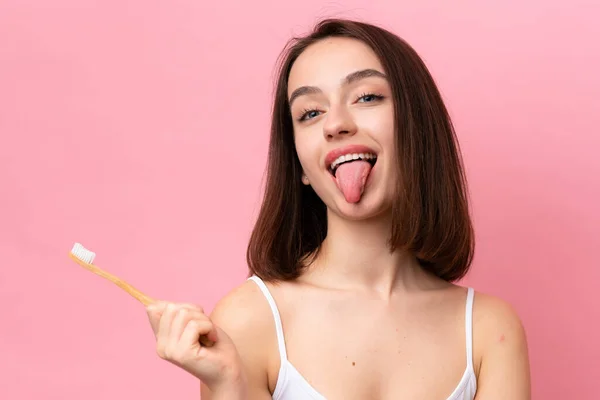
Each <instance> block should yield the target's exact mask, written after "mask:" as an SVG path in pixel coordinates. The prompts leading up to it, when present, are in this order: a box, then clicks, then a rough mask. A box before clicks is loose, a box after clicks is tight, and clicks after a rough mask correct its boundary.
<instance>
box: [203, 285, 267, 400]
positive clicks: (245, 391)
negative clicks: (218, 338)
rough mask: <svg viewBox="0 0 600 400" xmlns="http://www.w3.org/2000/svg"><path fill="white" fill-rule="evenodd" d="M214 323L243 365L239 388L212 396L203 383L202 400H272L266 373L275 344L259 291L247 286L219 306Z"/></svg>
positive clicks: (219, 303) (227, 297)
mask: <svg viewBox="0 0 600 400" xmlns="http://www.w3.org/2000/svg"><path fill="white" fill-rule="evenodd" d="M210 318H211V320H212V321H213V322H214V323H215V324H216V325H217V326H219V327H220V328H221V329H223V330H224V331H225V332H226V333H227V335H229V337H230V338H231V340H232V341H233V343H234V344H235V346H236V348H237V351H238V353H239V355H240V358H241V361H242V376H241V377H240V385H239V386H234V385H232V387H231V388H225V390H226V391H227V393H226V392H225V391H221V392H219V393H212V392H211V391H210V389H208V387H206V385H204V384H203V383H201V385H200V394H201V399H202V400H250V399H251V400H271V398H272V397H271V393H270V391H269V385H268V378H267V376H268V375H267V369H268V365H269V359H270V358H269V357H270V354H269V349H272V348H273V343H274V342H273V340H276V336H275V331H274V326H273V317H272V316H271V311H270V309H269V306H268V304H267V302H266V301H265V299H264V296H263V295H262V293H261V292H260V289H258V287H257V286H256V285H255V284H254V283H253V282H245V283H244V284H242V285H241V286H240V287H238V288H236V289H234V290H233V291H232V292H231V293H229V294H228V295H227V296H225V297H224V298H223V299H222V300H221V301H219V302H218V303H217V305H216V306H215V308H214V309H213V311H212V313H211V316H210Z"/></svg>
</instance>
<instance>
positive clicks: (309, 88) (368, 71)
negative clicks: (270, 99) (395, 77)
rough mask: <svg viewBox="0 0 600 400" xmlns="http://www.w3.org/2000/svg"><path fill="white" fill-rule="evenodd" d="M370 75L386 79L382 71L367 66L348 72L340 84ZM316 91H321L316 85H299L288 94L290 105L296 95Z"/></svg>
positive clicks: (349, 82) (346, 83) (347, 83)
mask: <svg viewBox="0 0 600 400" xmlns="http://www.w3.org/2000/svg"><path fill="white" fill-rule="evenodd" d="M370 77H378V78H383V79H385V80H387V76H386V75H385V74H384V73H383V72H380V71H377V70H376V69H372V68H367V69H361V70H360V71H355V72H352V73H350V74H348V75H347V76H346V77H345V78H344V79H343V80H342V85H350V84H351V83H354V82H356V81H360V80H361V79H366V78H370ZM316 93H321V89H319V88H318V87H316V86H301V87H299V88H298V89H296V90H294V91H293V92H292V94H291V95H290V100H289V104H290V107H291V106H292V103H293V102H294V100H296V99H297V98H298V97H300V96H305V95H309V94H316Z"/></svg>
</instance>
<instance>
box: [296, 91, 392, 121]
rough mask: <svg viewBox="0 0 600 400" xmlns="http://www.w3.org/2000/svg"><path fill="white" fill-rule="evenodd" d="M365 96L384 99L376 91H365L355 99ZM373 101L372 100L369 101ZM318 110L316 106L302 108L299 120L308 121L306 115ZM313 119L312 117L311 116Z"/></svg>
mask: <svg viewBox="0 0 600 400" xmlns="http://www.w3.org/2000/svg"><path fill="white" fill-rule="evenodd" d="M364 97H373V98H374V100H375V101H376V100H382V99H383V95H381V94H376V93H363V94H361V95H360V96H358V97H357V98H356V100H354V101H355V102H357V101H359V100H360V99H362V98H364ZM369 103H371V102H369ZM314 111H316V112H318V111H319V110H317V109H316V108H305V109H304V110H302V114H301V115H300V118H298V121H300V122H302V121H306V116H307V114H309V113H311V112H314ZM311 119H312V118H311Z"/></svg>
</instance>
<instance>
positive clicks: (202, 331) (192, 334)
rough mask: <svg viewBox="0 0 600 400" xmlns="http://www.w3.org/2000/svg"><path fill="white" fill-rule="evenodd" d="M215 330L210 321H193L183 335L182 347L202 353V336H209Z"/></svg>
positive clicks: (186, 327)
mask: <svg viewBox="0 0 600 400" xmlns="http://www.w3.org/2000/svg"><path fill="white" fill-rule="evenodd" d="M213 329H214V324H213V323H212V322H211V321H209V320H197V319H194V320H191V321H189V322H188V324H187V325H186V326H185V329H184V330H183V333H182V334H181V339H180V345H181V346H182V347H184V348H189V349H195V350H196V351H200V347H201V346H200V336H204V335H207V334H208V333H209V332H211V331H212V330H213ZM196 355H197V354H196Z"/></svg>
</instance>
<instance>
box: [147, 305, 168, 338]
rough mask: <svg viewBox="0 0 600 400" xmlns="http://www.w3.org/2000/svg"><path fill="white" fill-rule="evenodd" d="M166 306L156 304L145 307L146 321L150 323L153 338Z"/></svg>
mask: <svg viewBox="0 0 600 400" xmlns="http://www.w3.org/2000/svg"><path fill="white" fill-rule="evenodd" d="M166 306H167V303H166V302H156V303H152V304H150V305H148V306H147V307H146V313H147V314H148V320H149V321H150V326H151V327H152V331H153V332H154V336H155V337H156V336H157V334H158V327H159V323H160V318H161V317H162V314H163V312H164V310H165V307H166Z"/></svg>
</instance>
